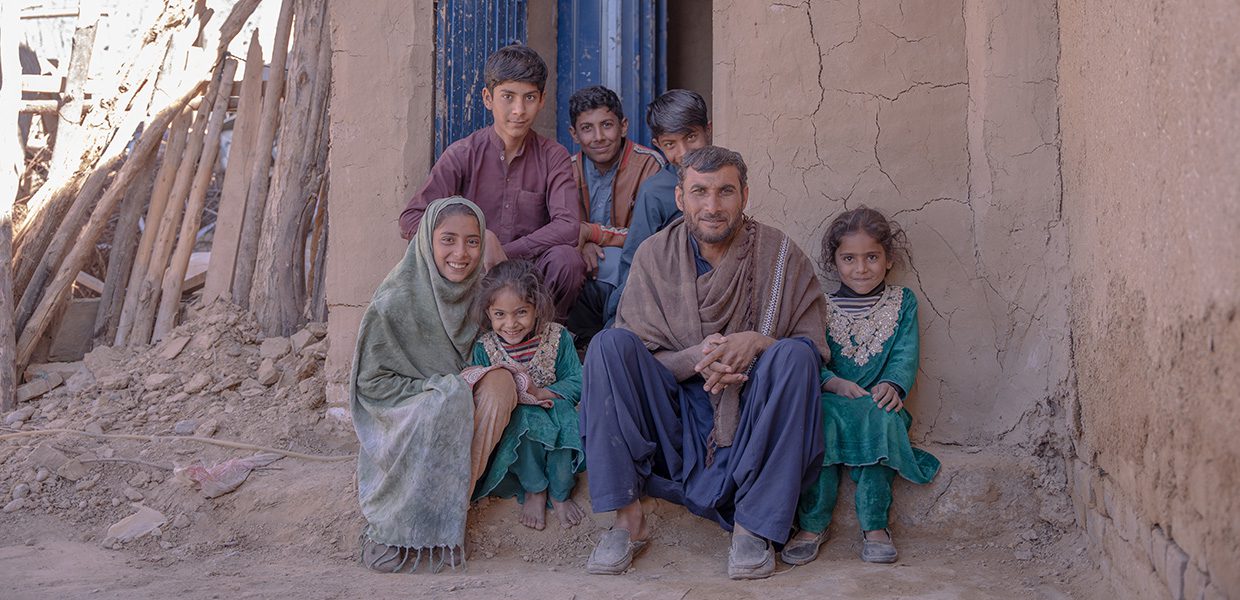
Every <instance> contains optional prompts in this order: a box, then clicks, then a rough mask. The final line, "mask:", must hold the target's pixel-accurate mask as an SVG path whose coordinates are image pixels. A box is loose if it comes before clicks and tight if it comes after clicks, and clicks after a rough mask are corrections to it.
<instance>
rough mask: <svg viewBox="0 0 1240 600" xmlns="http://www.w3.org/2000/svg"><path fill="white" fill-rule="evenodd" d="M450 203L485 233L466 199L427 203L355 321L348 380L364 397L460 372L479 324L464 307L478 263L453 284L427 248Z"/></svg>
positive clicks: (392, 393) (394, 393)
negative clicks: (395, 260)
mask: <svg viewBox="0 0 1240 600" xmlns="http://www.w3.org/2000/svg"><path fill="white" fill-rule="evenodd" d="M454 204H463V205H465V206H467V207H469V209H470V210H472V211H473V213H474V216H476V217H477V218H478V230H479V232H484V231H486V217H484V216H483V214H482V209H480V208H478V206H477V205H475V204H474V203H473V202H470V201H469V200H466V199H464V198H462V197H460V196H453V197H450V198H443V199H440V200H436V201H434V202H432V203H431V204H430V206H427V207H426V212H425V213H424V214H423V216H422V221H421V223H419V224H418V230H417V233H415V234H414V236H413V239H412V240H410V242H409V249H408V250H406V251H405V258H404V259H402V260H401V261H400V263H399V264H397V265H396V268H394V269H392V272H391V273H388V276H387V277H386V278H385V279H384V280H383V282H382V283H380V284H379V287H378V289H376V290H375V295H374V298H373V299H371V301H370V306H369V307H368V308H367V309H366V314H365V315H364V316H363V317H362V325H361V329H360V331H359V334H358V347H357V354H356V355H355V358H354V368H355V369H356V371H355V377H354V378H353V383H354V384H355V385H356V386H360V389H358V390H357V391H360V392H361V393H362V394H364V395H365V396H368V397H370V398H371V399H374V400H380V401H382V400H383V399H387V398H391V399H396V398H400V397H407V396H411V395H413V394H416V393H418V392H420V391H422V382H423V381H424V380H425V379H426V378H428V377H431V376H432V375H444V374H448V373H452V374H456V373H459V372H460V371H461V369H462V368H463V367H464V366H465V363H466V360H467V358H468V357H469V353H470V351H471V350H472V348H473V343H474V338H475V337H476V336H477V333H478V324H477V323H476V322H474V320H473V319H471V318H470V314H469V309H470V304H471V302H472V301H473V298H474V293H475V292H476V291H477V288H478V283H479V282H480V281H481V280H482V268H481V264H479V266H478V268H475V269H474V272H473V273H470V275H469V277H467V278H466V279H465V281H462V282H460V283H455V282H452V281H449V280H448V279H447V278H445V277H444V276H443V275H442V274H440V273H439V268H438V267H436V266H435V255H434V252H433V250H432V248H431V244H432V242H433V238H434V235H433V233H434V232H433V229H434V226H435V221H436V220H437V219H438V218H439V215H440V214H441V213H442V212H443V210H444V209H445V208H447V207H449V206H452V205H454ZM483 239H484V243H485V236H484V238H483ZM479 262H481V259H480V260H479ZM363 342H365V343H366V344H367V345H368V347H366V348H363V347H362V344H363ZM371 359H374V360H371ZM390 375H397V376H398V377H392V376H390Z"/></svg>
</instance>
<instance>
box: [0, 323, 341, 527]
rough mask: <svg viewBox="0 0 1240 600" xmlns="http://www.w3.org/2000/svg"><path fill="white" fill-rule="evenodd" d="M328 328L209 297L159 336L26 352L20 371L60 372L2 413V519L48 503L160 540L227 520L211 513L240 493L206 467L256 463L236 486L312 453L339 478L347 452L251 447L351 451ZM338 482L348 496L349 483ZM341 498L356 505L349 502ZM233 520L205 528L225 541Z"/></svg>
mask: <svg viewBox="0 0 1240 600" xmlns="http://www.w3.org/2000/svg"><path fill="white" fill-rule="evenodd" d="M325 335H326V327H325V325H324V324H322V323H311V324H309V325H308V326H306V327H305V328H304V329H302V330H301V331H299V332H297V333H296V334H295V335H293V336H290V337H287V338H283V337H278V338H276V337H273V338H266V339H260V334H259V329H258V327H257V326H256V324H255V323H254V321H253V318H252V317H250V316H249V315H248V313H246V312H244V311H241V310H239V309H237V308H236V307H234V306H232V305H229V304H226V303H216V304H213V305H211V306H210V307H207V308H206V309H202V310H199V311H197V314H193V315H191V316H190V317H189V318H187V320H186V323H185V324H183V325H182V326H180V327H178V328H176V329H175V330H173V331H172V332H171V334H170V335H168V336H167V337H166V338H165V339H164V340H162V341H161V342H160V343H159V344H157V345H155V346H149V347H145V348H137V349H118V348H109V347H100V348H96V349H95V350H93V351H92V352H90V353H89V354H87V355H86V356H85V358H84V359H83V360H82V361H80V362H77V363H59V364H45V365H33V366H32V367H31V368H30V369H28V371H27V378H28V379H30V380H32V381H44V382H46V383H47V387H52V386H53V385H56V384H57V382H58V380H60V381H63V382H64V383H63V385H58V387H55V389H52V390H51V391H49V392H47V393H45V394H43V395H41V396H40V397H38V398H36V399H34V400H32V401H29V402H26V403H24V404H22V405H20V406H19V407H18V409H17V410H15V411H12V412H10V413H9V414H7V415H5V416H4V421H3V426H2V427H0V506H2V507H3V508H2V509H0V510H3V512H4V513H7V514H5V515H4V518H5V519H17V520H21V519H30V520H37V519H38V518H45V516H52V517H54V518H56V519H58V520H61V521H68V522H70V523H72V524H74V525H75V527H76V528H77V529H78V530H79V531H81V532H82V534H81V536H82V539H83V540H90V541H98V542H101V543H103V544H104V545H105V546H107V547H111V548H120V547H123V546H124V545H126V544H129V543H131V542H138V543H139V544H147V545H154V546H158V547H159V548H162V549H163V550H169V549H171V548H173V547H176V546H177V545H178V543H179V542H188V541H190V540H191V536H189V535H188V534H186V532H187V531H188V530H189V528H191V526H194V525H195V524H197V523H199V522H202V523H218V522H220V521H223V520H227V519H226V518H225V517H224V515H222V514H217V515H214V516H213V515H212V512H213V511H216V510H218V509H221V508H222V507H227V505H228V503H229V502H236V501H235V500H230V499H229V498H228V497H227V496H225V497H223V498H215V496H218V495H221V492H219V491H218V489H217V490H216V491H215V492H208V491H207V489H206V487H207V486H205V485H203V478H204V477H215V476H218V475H220V474H221V473H223V474H224V476H227V477H233V478H234V479H236V481H235V483H237V484H240V483H241V481H245V480H246V475H247V474H249V472H250V471H251V470H255V469H257V472H258V473H259V474H260V476H259V477H250V479H249V483H246V484H245V485H246V486H263V485H270V483H264V480H274V479H277V478H279V476H280V475H285V473H281V471H286V472H287V471H298V472H300V471H301V470H302V469H306V468H309V467H310V466H313V467H314V468H317V469H318V472H324V473H326V475H325V477H326V479H329V480H331V484H330V485H326V487H330V488H341V487H348V486H349V485H351V475H350V474H351V470H352V466H353V462H352V461H350V460H342V461H339V462H335V463H323V462H318V463H310V462H306V461H302V460H298V461H291V460H285V461H282V462H277V463H275V464H274V465H271V466H270V467H267V466H264V465H265V464H269V463H271V462H272V461H275V460H276V459H279V458H282V457H283V456H284V455H283V454H280V453H277V454H274V455H272V454H270V453H266V454H260V455H259V457H265V458H261V459H259V460H257V461H254V460H252V459H255V458H259V457H254V456H251V455H255V453H256V452H260V451H261V449H260V448H259V447H261V448H263V449H274V450H276V451H279V452H284V453H290V452H291V453H301V454H310V455H315V456H324V455H335V456H347V455H349V454H351V453H353V452H354V450H355V445H356V439H355V437H354V435H353V432H352V427H351V426H350V425H349V424H348V423H347V421H345V420H341V419H337V418H332V417H329V416H328V415H327V412H326V410H325V409H326V406H325V404H324V391H323V388H324V384H323V375H322V370H323V369H322V367H323V360H324V358H325V356H326V352H327V344H328V342H327V340H326V338H325ZM49 430H71V431H75V432H82V433H81V434H74V433H66V432H59V433H58V432H53V431H49ZM40 432H44V433H40ZM211 441H215V442H218V443H216V444H213V443H210V442H211ZM264 460H265V463H264V462H263V461H264ZM242 461H250V462H242ZM294 463H297V464H294ZM325 464H329V465H330V467H329V468H328V469H324V465H325ZM238 467H245V468H244V469H238ZM264 469H267V470H266V471H264ZM174 473H179V474H180V475H179V476H174ZM303 475H304V474H303ZM237 477H239V479H237ZM210 483H211V484H212V485H214V484H216V483H218V482H217V481H214V480H213V481H212V482H210ZM279 485H285V484H283V483H281V484H279ZM217 488H218V486H217ZM243 489H244V488H243ZM334 493H335V494H336V495H339V496H341V497H342V499H343V500H347V501H348V502H352V503H355V502H356V501H355V500H354V496H351V494H350V493H349V492H348V491H347V490H344V489H340V490H336V491H335V492H334ZM211 494H215V495H214V496H213V495H211ZM211 498H214V499H211ZM353 506H355V504H353ZM339 510H340V511H349V510H353V509H352V508H351V507H349V506H348V504H347V503H345V504H341V505H340V508H339ZM337 516H338V513H337ZM35 525H36V524H35V523H34V522H32V523H31V526H32V528H35ZM237 525H238V526H237V527H236V528H224V530H221V531H213V532H211V533H212V534H213V535H210V536H207V537H209V538H220V539H218V540H216V541H219V542H221V543H225V544H226V543H227V541H228V539H229V538H234V537H235V536H236V533H237V531H238V530H243V529H244V527H245V526H244V520H242V522H239V523H238V524H237ZM215 529H219V528H215Z"/></svg>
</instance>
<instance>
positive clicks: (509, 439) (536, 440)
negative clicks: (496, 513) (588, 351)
mask: <svg viewBox="0 0 1240 600" xmlns="http://www.w3.org/2000/svg"><path fill="white" fill-rule="evenodd" d="M536 340H537V350H535V351H534V353H533V357H531V358H528V360H521V358H524V357H522V356H521V354H520V353H517V352H515V351H514V352H513V354H517V355H518V357H516V358H514V356H513V355H512V354H510V353H509V349H510V348H512V347H510V346H507V345H506V344H504V342H503V340H501V339H500V338H499V336H498V335H496V334H495V332H494V331H490V332H487V333H486V334H483V336H482V337H481V338H479V340H478V341H477V342H476V343H475V344H474V352H473V361H472V363H471V364H473V365H476V366H484V367H486V366H491V365H493V364H499V363H509V364H514V365H519V366H521V367H522V368H524V369H526V370H527V372H528V373H529V375H530V378H531V379H532V380H533V385H537V386H540V387H544V388H547V389H548V390H550V391H552V392H554V393H555V394H556V395H557V396H559V398H558V399H556V400H555V404H554V405H553V406H552V408H549V409H548V408H543V407H541V406H533V405H529V404H519V405H517V408H516V409H515V410H514V411H513V414H512V420H511V421H509V423H508V426H507V427H506V428H504V434H503V435H502V436H501V437H500V440H499V444H498V445H496V447H495V452H493V453H492V454H491V462H490V464H488V465H487V469H486V471H485V472H484V473H483V476H482V479H481V480H480V481H479V482H478V485H477V487H476V488H474V496H473V497H474V499H475V500H476V499H478V498H482V497H483V496H496V497H499V498H511V497H513V496H516V497H517V500H518V501H519V502H525V494H526V493H536V492H541V491H543V490H547V492H548V495H549V496H550V497H551V498H552V499H554V500H556V501H563V500H567V499H568V498H569V496H570V495H571V494H572V491H573V485H574V484H575V482H576V474H577V473H579V472H581V471H582V470H584V468H585V451H584V449H583V447H582V445H581V434H580V433H578V427H577V403H578V402H579V401H580V400H581V360H580V359H579V358H577V351H576V349H575V348H574V346H573V338H572V336H571V335H569V333H568V330H567V329H565V328H564V327H563V326H562V325H560V324H558V323H549V324H547V325H545V326H544V327H543V328H542V330H541V331H540V332H539V336H538V337H537V338H536ZM531 341H534V340H530V341H527V342H524V343H523V344H518V345H517V346H519V347H524V346H527V345H529V342H531Z"/></svg>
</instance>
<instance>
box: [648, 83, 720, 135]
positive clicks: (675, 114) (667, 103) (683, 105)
mask: <svg viewBox="0 0 1240 600" xmlns="http://www.w3.org/2000/svg"><path fill="white" fill-rule="evenodd" d="M646 124H647V125H649V126H650V135H652V136H654V137H659V136H661V135H663V134H665V133H671V134H682V135H683V134H686V133H689V132H690V131H691V130H692V129H693V128H694V127H701V128H702V129H706V127H707V126H709V125H710V116H709V115H708V114H706V101H705V100H703V99H702V96H700V95H698V93H697V92H692V91H689V90H668V91H666V92H663V94H662V95H660V96H659V97H658V98H655V99H654V101H652V102H651V103H650V106H647V107H646Z"/></svg>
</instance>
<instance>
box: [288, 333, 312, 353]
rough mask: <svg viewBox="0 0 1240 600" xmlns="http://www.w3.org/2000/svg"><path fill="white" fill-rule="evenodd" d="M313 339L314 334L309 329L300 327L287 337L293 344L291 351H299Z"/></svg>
mask: <svg viewBox="0 0 1240 600" xmlns="http://www.w3.org/2000/svg"><path fill="white" fill-rule="evenodd" d="M315 339H316V338H315V335H314V334H313V333H310V330H308V329H302V330H301V331H298V332H297V333H294V334H293V335H292V336H291V337H289V343H290V344H292V345H293V352H301V349H302V348H305V347H306V346H309V345H310V344H311V343H312V342H314V340H315Z"/></svg>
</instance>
